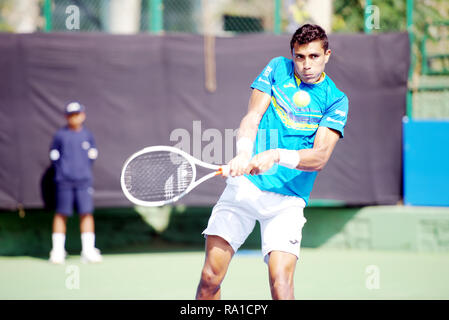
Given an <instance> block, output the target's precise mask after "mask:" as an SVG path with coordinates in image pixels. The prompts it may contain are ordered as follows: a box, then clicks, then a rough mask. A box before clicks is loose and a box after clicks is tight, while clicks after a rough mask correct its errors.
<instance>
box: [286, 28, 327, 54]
mask: <svg viewBox="0 0 449 320" xmlns="http://www.w3.org/2000/svg"><path fill="white" fill-rule="evenodd" d="M315 40H321V43H322V44H323V49H324V51H325V52H326V51H327V49H328V48H329V41H328V40H327V35H326V31H324V29H323V28H321V27H320V26H319V25H316V24H305V25H303V26H301V27H300V28H298V30H296V31H295V33H294V34H293V36H292V39H291V40H290V52H292V51H293V48H294V46H295V43H297V44H299V45H301V44H307V43H310V42H312V41H315Z"/></svg>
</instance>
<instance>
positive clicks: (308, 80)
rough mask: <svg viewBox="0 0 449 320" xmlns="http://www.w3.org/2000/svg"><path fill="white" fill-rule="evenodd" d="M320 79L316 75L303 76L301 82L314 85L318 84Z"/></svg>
mask: <svg viewBox="0 0 449 320" xmlns="http://www.w3.org/2000/svg"><path fill="white" fill-rule="evenodd" d="M318 78H319V77H317V76H316V75H302V77H301V80H302V82H304V83H307V84H312V83H315V82H317V80H318Z"/></svg>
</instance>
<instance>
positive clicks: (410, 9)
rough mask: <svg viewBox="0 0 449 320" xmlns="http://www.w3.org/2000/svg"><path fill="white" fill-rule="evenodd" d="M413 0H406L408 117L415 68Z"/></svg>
mask: <svg viewBox="0 0 449 320" xmlns="http://www.w3.org/2000/svg"><path fill="white" fill-rule="evenodd" d="M413 9H414V8H413V0H407V32H408V37H409V41H410V66H409V72H408V90H407V98H406V115H407V117H409V118H410V119H411V118H412V116H413V87H412V81H413V72H414V70H415V54H414V52H413V43H414V36H413Z"/></svg>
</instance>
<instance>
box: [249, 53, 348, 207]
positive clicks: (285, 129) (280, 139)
mask: <svg viewBox="0 0 449 320" xmlns="http://www.w3.org/2000/svg"><path fill="white" fill-rule="evenodd" d="M251 88H253V89H257V90H260V91H262V92H265V93H267V94H269V95H271V102H270V105H269V107H268V109H267V111H266V112H265V114H264V115H263V117H262V119H261V121H260V123H259V129H258V132H257V136H256V140H255V142H254V149H253V155H255V154H258V153H261V152H263V151H266V150H269V149H276V148H283V149H290V150H300V149H311V148H313V142H314V139H315V134H316V132H317V130H318V127H328V128H331V129H334V130H336V131H338V132H339V133H340V136H341V138H343V136H344V127H345V125H346V120H347V116H348V98H347V97H346V95H345V94H344V93H343V92H341V91H340V90H339V89H338V88H337V87H336V86H335V84H334V82H333V81H332V80H331V79H330V78H329V76H327V75H326V74H324V78H322V80H320V81H319V82H317V83H314V84H307V83H304V82H301V80H300V79H299V78H298V77H296V76H295V73H294V65H293V61H292V60H290V59H287V58H284V57H277V58H274V59H272V60H271V61H270V62H269V64H268V65H267V66H266V67H265V68H264V69H263V71H262V72H261V73H260V75H259V76H258V77H257V78H256V79H255V80H254V82H253V83H252V85H251ZM299 89H301V90H304V91H307V92H308V93H309V95H310V98H311V99H310V103H309V105H308V106H306V107H298V106H296V104H295V103H294V102H293V95H294V94H295V93H296V92H297V91H298V90H299ZM316 175H317V172H306V171H301V170H297V169H289V168H287V167H283V166H279V165H278V164H275V165H274V166H273V167H272V168H271V169H270V170H268V171H266V172H264V173H263V174H260V175H254V176H251V175H247V176H246V177H247V178H248V179H249V180H250V181H251V182H252V183H254V184H255V185H256V186H257V187H258V188H259V189H261V190H264V191H270V192H275V193H280V194H284V195H289V196H297V197H300V198H302V199H303V200H304V201H305V202H306V204H307V203H308V201H309V197H310V193H311V191H312V187H313V184H314V181H315V178H316Z"/></svg>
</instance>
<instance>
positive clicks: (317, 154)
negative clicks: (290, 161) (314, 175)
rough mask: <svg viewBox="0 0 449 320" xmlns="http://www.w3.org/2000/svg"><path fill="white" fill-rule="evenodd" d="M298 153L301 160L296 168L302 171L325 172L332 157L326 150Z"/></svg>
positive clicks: (300, 151) (307, 150) (305, 150)
mask: <svg viewBox="0 0 449 320" xmlns="http://www.w3.org/2000/svg"><path fill="white" fill-rule="evenodd" d="M297 152H298V153H299V157H300V159H301V160H300V161H299V164H298V165H297V167H296V168H297V169H298V170H301V171H321V170H323V168H324V166H325V165H326V164H327V161H328V160H329V156H330V154H328V153H327V150H325V149H303V150H299V151H297Z"/></svg>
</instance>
